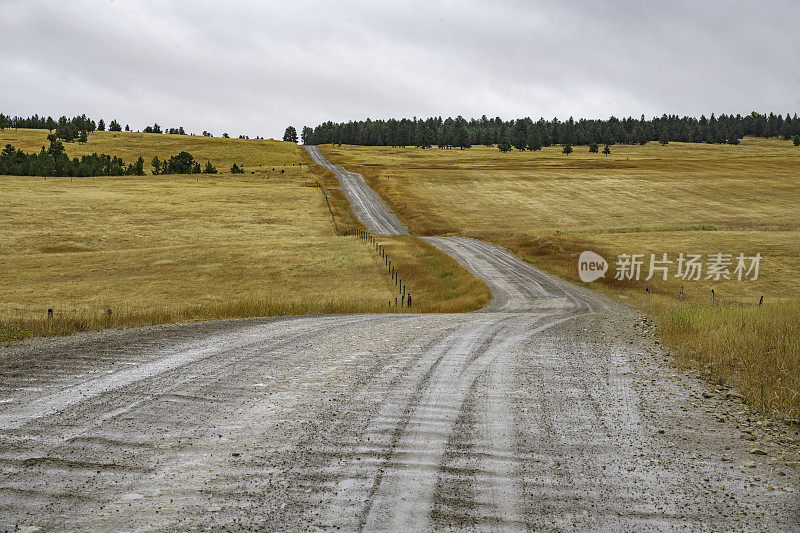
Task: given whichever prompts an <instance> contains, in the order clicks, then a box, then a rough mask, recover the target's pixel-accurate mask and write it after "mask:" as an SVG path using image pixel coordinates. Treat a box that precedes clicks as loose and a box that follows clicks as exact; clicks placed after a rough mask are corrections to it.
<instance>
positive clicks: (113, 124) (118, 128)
mask: <svg viewBox="0 0 800 533" xmlns="http://www.w3.org/2000/svg"><path fill="white" fill-rule="evenodd" d="M108 131H122V126H120V125H119V122H117V119H114V120H112V121H111V124H109V125H108Z"/></svg>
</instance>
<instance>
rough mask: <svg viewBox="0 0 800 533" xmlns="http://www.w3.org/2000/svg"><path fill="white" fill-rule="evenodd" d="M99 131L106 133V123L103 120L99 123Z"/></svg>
mask: <svg viewBox="0 0 800 533" xmlns="http://www.w3.org/2000/svg"><path fill="white" fill-rule="evenodd" d="M97 131H106V123H105V122H103V119H102V118H101V119H100V121H99V122H98V123H97Z"/></svg>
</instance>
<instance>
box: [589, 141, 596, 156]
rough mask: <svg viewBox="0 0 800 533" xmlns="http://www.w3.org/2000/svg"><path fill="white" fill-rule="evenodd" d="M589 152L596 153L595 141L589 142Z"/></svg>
mask: <svg viewBox="0 0 800 533" xmlns="http://www.w3.org/2000/svg"><path fill="white" fill-rule="evenodd" d="M589 153H592V154H596V153H597V143H594V142H593V143H589Z"/></svg>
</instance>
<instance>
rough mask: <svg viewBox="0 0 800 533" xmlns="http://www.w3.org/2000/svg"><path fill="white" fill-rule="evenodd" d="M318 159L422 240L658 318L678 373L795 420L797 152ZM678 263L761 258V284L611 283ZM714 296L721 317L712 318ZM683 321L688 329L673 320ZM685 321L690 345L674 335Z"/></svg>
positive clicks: (703, 148) (640, 149)
mask: <svg viewBox="0 0 800 533" xmlns="http://www.w3.org/2000/svg"><path fill="white" fill-rule="evenodd" d="M320 148H321V150H322V151H323V153H324V154H325V155H326V157H328V159H329V160H331V161H332V162H333V163H335V164H341V165H343V166H344V167H345V168H347V169H348V170H350V171H353V172H359V173H361V174H363V175H364V176H365V178H366V179H367V181H368V182H369V183H370V185H372V186H373V188H374V189H375V190H376V191H377V192H378V193H379V194H380V195H381V196H382V197H383V198H384V200H385V201H386V202H387V204H388V205H389V206H390V207H391V208H392V209H394V210H395V211H396V212H397V213H398V215H399V216H400V218H401V219H402V220H403V221H404V222H405V223H406V224H407V225H408V226H409V228H410V229H411V230H412V231H413V232H414V234H418V235H448V234H451V235H463V236H469V237H474V238H477V239H482V240H486V241H489V242H494V243H496V244H499V245H501V246H504V247H506V248H508V249H510V250H511V251H513V252H514V253H516V254H517V255H518V256H519V257H521V258H522V259H524V260H526V261H528V262H530V263H531V264H533V265H534V266H537V267H539V268H541V269H543V270H545V271H548V272H551V273H553V274H555V275H557V276H559V277H562V278H564V279H567V280H569V281H571V282H574V283H577V284H582V285H584V286H587V287H590V288H592V289H595V290H598V291H600V292H602V293H604V294H606V295H607V296H609V297H610V298H612V299H615V300H619V301H622V302H625V303H629V304H631V305H633V306H635V307H638V308H639V309H642V310H644V311H646V312H648V313H651V314H652V315H653V316H655V317H656V318H657V319H659V321H660V323H661V328H662V333H661V334H662V337H663V340H664V341H665V343H666V344H667V345H669V346H671V347H672V348H674V351H675V352H676V355H677V356H678V357H677V362H678V363H679V364H682V365H686V366H689V367H692V368H698V369H700V370H702V371H704V372H705V373H706V375H707V376H709V377H710V378H711V379H712V380H713V381H715V382H717V383H730V384H734V385H737V386H739V387H741V388H742V391H743V394H744V395H745V396H746V398H747V400H748V401H749V402H750V404H751V405H752V406H753V407H754V408H755V409H759V410H761V411H763V412H765V413H771V414H775V415H778V416H790V417H792V418H797V417H798V412H797V403H796V398H797V396H798V394H800V382H799V381H798V377H797V376H798V374H797V367H796V366H792V365H791V364H790V363H791V362H792V361H795V362H796V361H797V352H796V346H797V345H796V339H797V329H796V326H795V327H794V328H792V327H789V328H788V329H787V328H785V327H784V326H783V325H785V324H789V325H791V324H792V320H794V324H796V323H797V322H798V321H797V305H798V302H800V300H798V297H797V295H798V294H800V276H798V270H797V265H798V264H800V201H798V200H799V199H800V182H799V181H798V180H797V168H800V150H798V149H797V148H796V147H793V146H792V144H791V142H786V141H779V140H775V139H771V140H769V139H751V138H746V139H744V140H743V141H742V143H741V144H740V145H738V146H718V145H706V144H702V145H701V144H683V143H670V144H669V145H667V146H660V145H659V144H658V143H648V144H647V145H645V146H620V145H617V146H613V147H612V155H611V156H609V157H607V158H606V157H603V156H602V155H598V154H589V153H588V151H587V152H585V153H584V151H583V150H584V149H585V148H584V147H581V148H580V149H579V150H580V151H576V152H575V153H574V154H572V155H570V156H566V155H564V154H561V153H560V147H550V148H545V149H543V150H542V151H540V152H518V151H514V152H512V153H509V154H500V153H499V152H498V151H497V149H496V148H485V147H473V148H472V149H470V150H438V149H435V148H434V149H429V150H421V149H414V148H406V149H398V148H390V147H360V146H342V147H331V146H330V145H325V146H321V147H320ZM583 250H592V251H594V252H597V253H599V254H600V255H602V256H603V257H605V258H606V259H607V260H608V261H609V266H610V270H609V272H608V273H607V274H606V277H605V278H601V279H600V280H598V281H595V282H594V283H591V284H583V283H582V282H581V281H580V279H579V278H578V272H577V259H578V256H579V254H580V253H581V252H582V251H583ZM681 252H683V253H700V254H703V255H707V254H711V253H717V252H722V253H732V254H738V253H744V254H745V255H747V256H751V255H754V254H755V253H760V254H761V255H762V256H763V260H762V262H761V270H760V274H759V279H758V280H757V281H750V280H748V281H742V282H737V281H725V280H722V281H711V280H705V279H703V280H699V281H691V282H683V281H681V280H680V279H679V278H675V277H674V276H670V277H669V278H668V279H667V280H666V281H663V280H661V279H659V278H658V277H656V278H653V279H651V280H650V281H645V280H644V278H645V277H646V275H647V271H646V269H647V267H646V266H645V267H644V268H643V272H642V277H641V279H642V281H630V280H625V281H620V280H616V279H614V261H615V259H616V256H617V255H618V254H621V253H643V254H645V257H646V258H648V259H649V254H651V253H653V254H656V255H657V257H660V256H661V254H662V253H668V254H669V257H671V258H673V259H674V258H675V257H676V256H677V255H678V254H679V253H681ZM673 267H674V265H673ZM672 273H673V274H674V271H673V272H672ZM681 285H684V288H685V292H684V298H683V299H680V298H679V292H680V288H681ZM712 288H713V289H714V290H715V295H716V301H715V306H714V307H713V308H712V309H711V310H710V311H703V310H704V309H705V308H706V307H710V292H711V289H712ZM645 289H649V291H650V294H646V292H645ZM761 296H764V297H765V303H764V305H763V306H761V307H758V305H757V303H758V301H759V298H760V297H761ZM676 313H677V315H676ZM680 313H684V314H686V315H687V316H690V317H692V320H691V322H686V321H684V322H680V321H678V322H676V320H677V318H676V316H682V315H680ZM743 317H744V318H743ZM745 319H747V320H750V322H749V324H750V325H749V326H747V327H744V326H742V321H743V320H745ZM682 323H685V324H687V326H686V328H687V332H688V333H686V334H680V333H679V331H680V328H681V326H676V325H675V324H682ZM690 326H691V327H690ZM694 328H698V329H694ZM748 328H750V329H748ZM747 331H750V333H746V332H747ZM787 335H788V336H789V339H790V340H788V341H786V342H783V341H782V339H784V338H785V337H786V336H787ZM792 336H793V337H792ZM792 338H793V339H794V340H791V339H792ZM690 341H691V342H690ZM793 350H794V351H793ZM712 356H713V357H712ZM712 359H713V364H712V362H711V361H712ZM704 365H705V366H704ZM791 372H794V374H791ZM762 388H763V391H764V392H763V394H762ZM793 402H794V403H793Z"/></svg>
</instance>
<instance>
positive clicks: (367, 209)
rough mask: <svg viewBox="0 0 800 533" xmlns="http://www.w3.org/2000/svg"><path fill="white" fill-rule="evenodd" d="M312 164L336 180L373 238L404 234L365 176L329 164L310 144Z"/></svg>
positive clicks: (403, 230)
mask: <svg viewBox="0 0 800 533" xmlns="http://www.w3.org/2000/svg"><path fill="white" fill-rule="evenodd" d="M304 147H305V149H306V151H307V152H308V154H309V155H310V156H311V159H313V160H314V162H315V163H317V164H318V165H320V166H321V167H324V168H326V169H328V170H330V171H331V172H333V173H334V174H335V175H336V177H337V178H338V179H339V183H340V184H341V186H342V190H343V191H344V193H345V195H346V196H347V199H348V200H349V201H350V206H351V207H352V209H353V212H354V213H355V215H356V217H357V218H358V220H360V221H361V223H362V224H364V225H365V226H366V227H367V228H369V230H370V231H371V232H372V233H374V234H375V235H405V234H407V233H408V228H406V227H405V226H404V225H403V223H402V222H400V219H398V218H397V215H395V214H394V212H393V211H392V210H391V209H389V207H388V206H387V205H386V203H384V201H383V200H382V199H381V197H380V196H378V195H377V194H376V193H375V191H373V190H372V189H371V188H370V186H369V185H367V183H366V181H364V177H363V176H361V175H360V174H355V173H353V172H348V171H347V170H345V169H344V168H342V167H341V166H339V165H334V164H332V163H330V162H329V161H328V160H327V159H325V156H323V155H322V153H321V152H320V151H319V148H317V147H316V146H313V145H305V146H304Z"/></svg>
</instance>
